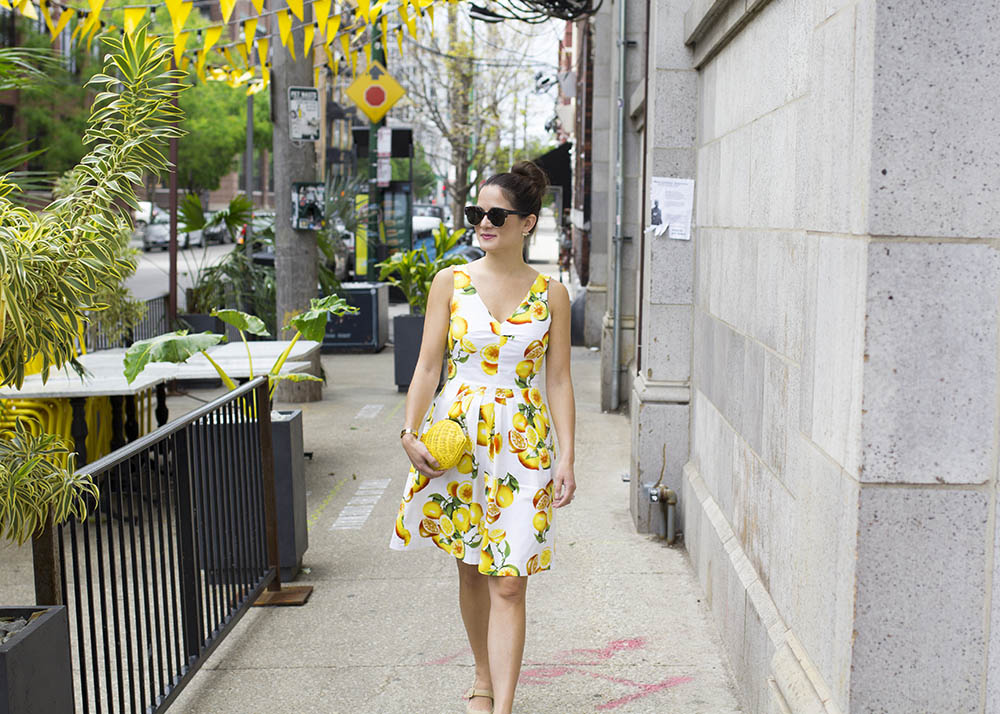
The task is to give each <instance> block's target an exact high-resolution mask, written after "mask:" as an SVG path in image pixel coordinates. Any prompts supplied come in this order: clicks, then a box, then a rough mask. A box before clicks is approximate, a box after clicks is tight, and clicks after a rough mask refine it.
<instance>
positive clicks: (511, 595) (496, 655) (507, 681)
mask: <svg viewBox="0 0 1000 714" xmlns="http://www.w3.org/2000/svg"><path fill="white" fill-rule="evenodd" d="M489 588H490V626H489V633H490V634H489V647H488V650H489V661H490V673H491V676H492V679H493V696H494V700H493V712H494V714H511V708H512V707H513V706H514V689H515V688H516V687H517V678H518V676H520V674H521V658H522V656H523V655H524V618H525V615H524V601H525V593H526V592H527V588H528V578H527V577H524V576H521V577H517V576H504V577H490V578H489Z"/></svg>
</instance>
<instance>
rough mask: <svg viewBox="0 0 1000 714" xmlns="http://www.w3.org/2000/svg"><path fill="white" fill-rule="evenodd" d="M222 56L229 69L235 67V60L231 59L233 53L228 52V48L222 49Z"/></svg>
mask: <svg viewBox="0 0 1000 714" xmlns="http://www.w3.org/2000/svg"><path fill="white" fill-rule="evenodd" d="M222 54H223V56H225V58H226V62H227V63H228V64H229V66H230V67H235V66H236V60H234V59H233V53H232V52H230V51H229V48H228V47H223V48H222Z"/></svg>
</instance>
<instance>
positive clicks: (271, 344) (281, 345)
mask: <svg viewBox="0 0 1000 714" xmlns="http://www.w3.org/2000/svg"><path fill="white" fill-rule="evenodd" d="M290 344H291V340H253V341H250V342H247V345H244V344H243V342H242V341H240V342H229V343H227V344H224V345H216V346H215V347H210V348H209V349H208V350H206V351H207V352H208V354H210V355H211V356H212V359H214V360H219V359H229V358H232V359H236V358H237V357H242V359H243V361H244V362H245V361H246V359H247V346H249V348H250V355H251V357H252V358H253V364H254V368H255V371H256V370H260V371H267V370H268V369H270V368H271V365H273V364H274V362H275V360H277V359H278V357H279V356H280V355H281V353H282V352H283V351H284V350H285V349H286V348H287V347H288V345H290ZM322 346H323V344H322V343H321V342H314V341H312V340H299V341H298V342H296V343H295V346H294V347H292V351H291V352H290V353H289V355H288V359H289V360H295V361H296V362H309V364H310V368H309V369H307V370H306V372H307V373H308V374H311V375H313V376H314V377H320V376H322V374H323V368H322V366H321V364H320V348H321V347H322ZM301 386H304V387H308V388H307V389H305V390H304V391H299V390H296V393H297V394H298V397H297V398H296V399H298V398H301V400H302V401H307V402H308V401H316V400H318V399H322V388H321V385H319V384H308V385H301ZM296 399H293V401H294V400H296Z"/></svg>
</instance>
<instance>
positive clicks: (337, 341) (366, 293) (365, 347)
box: [322, 283, 389, 352]
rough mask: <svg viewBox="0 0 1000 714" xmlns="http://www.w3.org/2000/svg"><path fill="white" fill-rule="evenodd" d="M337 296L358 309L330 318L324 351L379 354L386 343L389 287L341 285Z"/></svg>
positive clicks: (355, 284)
mask: <svg viewBox="0 0 1000 714" xmlns="http://www.w3.org/2000/svg"><path fill="white" fill-rule="evenodd" d="M337 294H338V295H340V296H341V297H342V298H344V299H345V300H346V301H347V303H348V304H349V305H351V306H353V307H356V308H358V312H357V313H355V314H353V315H342V316H340V317H334V316H332V315H331V316H330V319H329V320H327V322H326V334H325V335H324V336H323V347H322V351H323V352H378V351H380V350H381V349H382V348H383V347H385V343H386V342H388V341H389V284H388V283H343V284H341V286H340V290H338V291H337Z"/></svg>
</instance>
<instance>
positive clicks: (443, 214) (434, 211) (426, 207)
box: [413, 203, 452, 228]
mask: <svg viewBox="0 0 1000 714" xmlns="http://www.w3.org/2000/svg"><path fill="white" fill-rule="evenodd" d="M413 217H414V218H438V219H440V220H441V222H442V223H444V224H445V225H446V226H448V227H449V228H451V223H452V220H451V212H450V211H448V209H447V208H446V207H445V206H442V205H439V204H436V203H414V204H413Z"/></svg>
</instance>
